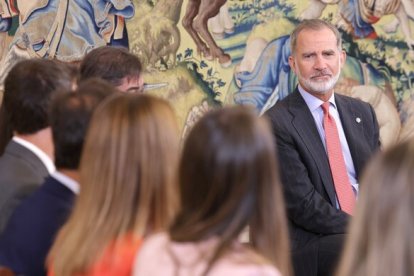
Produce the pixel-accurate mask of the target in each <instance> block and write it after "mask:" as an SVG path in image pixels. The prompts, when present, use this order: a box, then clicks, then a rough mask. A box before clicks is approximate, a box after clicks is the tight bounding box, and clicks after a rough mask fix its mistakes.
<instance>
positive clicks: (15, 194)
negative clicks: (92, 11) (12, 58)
mask: <svg viewBox="0 0 414 276" xmlns="http://www.w3.org/2000/svg"><path fill="white" fill-rule="evenodd" d="M72 85H73V75H72V72H71V71H70V70H69V69H68V67H66V66H65V65H63V64H61V63H57V62H54V61H51V60H41V59H36V60H25V61H22V62H19V63H18V64H16V65H15V66H14V67H13V68H12V70H11V71H10V72H9V74H8V76H7V78H6V81H5V91H4V98H3V105H4V106H3V107H2V108H4V110H2V112H3V113H2V114H1V116H5V117H6V118H4V117H2V118H1V121H2V126H1V127H2V129H1V130H0V135H1V136H2V139H1V141H2V142H1V145H0V152H2V153H3V152H4V153H3V155H2V156H1V157H0V233H1V232H2V231H3V229H4V227H5V225H6V223H7V221H8V219H9V217H10V215H11V213H12V212H13V210H14V209H15V207H16V206H17V205H18V204H19V203H20V201H21V200H22V199H24V198H25V197H27V196H28V195H30V194H31V193H32V192H33V191H34V189H36V188H37V187H39V185H40V184H41V183H42V182H43V181H44V178H45V177H46V176H47V175H49V174H50V173H51V172H53V171H54V170H55V166H54V164H53V161H52V157H53V143H52V137H51V131H50V127H49V118H48V108H49V103H50V100H51V98H52V96H53V95H55V94H58V93H64V92H67V91H70V89H71V88H72Z"/></svg>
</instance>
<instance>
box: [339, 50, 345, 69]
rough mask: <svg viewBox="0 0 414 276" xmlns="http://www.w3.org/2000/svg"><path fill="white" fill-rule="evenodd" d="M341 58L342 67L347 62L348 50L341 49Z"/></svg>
mask: <svg viewBox="0 0 414 276" xmlns="http://www.w3.org/2000/svg"><path fill="white" fill-rule="evenodd" d="M340 60H341V68H342V67H343V66H344V64H345V62H346V52H345V51H344V50H342V51H341V55H340Z"/></svg>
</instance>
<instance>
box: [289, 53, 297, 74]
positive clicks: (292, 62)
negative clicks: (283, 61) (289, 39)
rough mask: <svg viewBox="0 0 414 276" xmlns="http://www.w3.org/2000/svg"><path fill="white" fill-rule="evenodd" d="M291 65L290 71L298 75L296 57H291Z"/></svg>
mask: <svg viewBox="0 0 414 276" xmlns="http://www.w3.org/2000/svg"><path fill="white" fill-rule="evenodd" d="M289 65H290V69H292V71H293V72H295V74H296V62H295V57H294V56H289Z"/></svg>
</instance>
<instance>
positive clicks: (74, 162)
mask: <svg viewBox="0 0 414 276" xmlns="http://www.w3.org/2000/svg"><path fill="white" fill-rule="evenodd" d="M116 92H117V90H116V89H115V88H114V87H113V86H112V85H111V84H109V83H107V82H105V81H103V80H100V79H90V80H86V81H84V82H82V83H80V85H79V87H78V88H77V90H76V91H75V93H64V94H60V95H58V96H57V97H56V98H55V99H53V101H52V104H51V109H50V113H49V117H50V125H51V127H52V138H53V143H54V146H55V165H56V168H57V169H58V170H60V169H70V170H78V168H79V162H80V157H81V153H82V148H83V144H84V140H85V136H86V131H87V129H88V126H89V121H90V119H91V117H92V114H93V111H94V110H95V109H96V107H97V106H98V104H99V103H100V102H102V101H103V100H104V99H105V98H106V97H108V96H109V95H112V94H113V93H116Z"/></svg>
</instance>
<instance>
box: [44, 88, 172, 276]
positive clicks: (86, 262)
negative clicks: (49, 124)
mask: <svg viewBox="0 0 414 276" xmlns="http://www.w3.org/2000/svg"><path fill="white" fill-rule="evenodd" d="M178 137H179V136H178V129H177V124H176V120H175V115H174V113H173V111H172V109H171V107H170V105H169V104H168V103H167V102H166V101H164V100H162V99H158V98H154V97H151V96H148V95H131V94H130V95H128V94H117V95H115V96H114V97H112V98H110V99H108V100H107V101H105V102H104V103H103V104H102V105H101V106H100V107H98V109H97V110H96V113H95V114H94V116H93V118H92V121H91V125H90V129H89V132H88V135H87V139H86V144H85V149H84V152H83V156H82V160H81V172H80V173H81V176H80V182H81V184H82V190H81V191H80V195H79V198H78V200H77V202H76V205H75V208H74V211H73V213H72V215H71V216H70V218H69V220H68V222H67V223H66V224H65V226H64V227H63V229H62V230H61V231H60V233H59V235H58V237H57V240H56V242H55V243H54V245H53V248H52V250H51V252H50V254H49V259H48V261H49V275H58V276H69V275H70V276H72V275H130V274H131V265H132V261H133V256H134V254H135V253H136V251H137V249H138V248H139V246H140V243H141V240H142V238H143V237H145V236H146V235H147V234H148V233H151V232H157V231H161V230H164V229H166V227H167V226H168V225H169V224H170V222H171V219H172V218H173V217H174V215H175V213H176V209H177V205H178V200H177V197H176V196H177V193H176V188H175V187H176V177H175V175H176V163H177V154H178V143H179V138H178Z"/></svg>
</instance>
